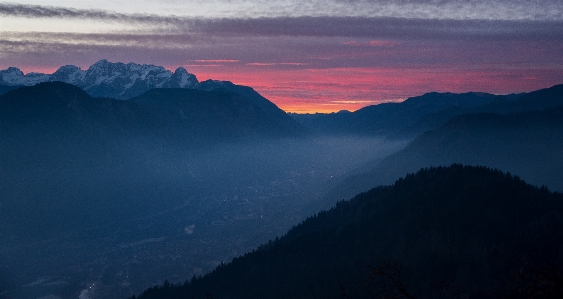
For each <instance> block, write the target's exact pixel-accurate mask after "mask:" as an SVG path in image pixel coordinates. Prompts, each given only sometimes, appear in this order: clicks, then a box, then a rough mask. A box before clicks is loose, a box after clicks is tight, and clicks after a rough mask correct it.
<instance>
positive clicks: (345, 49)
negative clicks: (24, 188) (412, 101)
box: [0, 0, 563, 112]
mask: <svg viewBox="0 0 563 299" xmlns="http://www.w3.org/2000/svg"><path fill="white" fill-rule="evenodd" d="M213 1H215V2H217V3H216V4H217V5H219V4H221V5H222V6H221V5H219V6H217V5H211V4H209V5H208V6H205V5H204V6H202V7H201V8H202V9H201V10H200V11H199V12H198V14H201V15H198V14H196V15H190V14H192V12H193V11H194V10H193V9H187V8H186V7H185V5H180V3H179V2H178V3H176V2H170V3H169V5H170V6H171V7H172V6H173V7H172V8H173V9H174V10H173V11H174V12H175V14H170V9H172V8H171V7H168V6H166V7H165V6H160V4H159V3H160V2H158V1H145V2H143V4H142V5H140V6H139V7H138V8H139V9H134V7H131V6H130V5H126V2H123V1H105V2H104V3H106V5H108V7H109V6H111V7H110V10H97V9H95V7H97V6H96V5H97V4H96V2H94V1H84V2H80V3H78V2H76V5H77V6H76V7H59V6H56V5H59V4H57V3H58V2H55V1H53V2H50V3H51V4H50V5H52V6H41V5H32V4H29V5H28V4H21V5H20V4H10V3H8V4H6V3H0V16H3V19H2V23H1V24H0V25H1V26H2V27H0V70H2V69H6V68H8V67H10V66H15V67H19V68H20V69H21V70H23V71H24V72H31V71H35V72H44V73H52V72H54V71H55V70H56V69H57V68H58V67H60V66H62V65H68V64H74V65H77V66H79V67H81V68H83V69H87V68H88V67H89V66H90V65H92V64H93V63H95V62H96V61H98V60H101V59H107V60H109V61H111V62H124V63H128V62H135V63H140V64H154V65H162V66H164V67H166V68H167V69H169V70H172V71H173V70H174V69H175V68H177V67H180V66H183V67H185V68H186V69H187V70H188V72H190V73H193V74H195V75H196V76H197V77H198V79H199V80H200V81H203V80H206V79H210V78H211V79H215V80H228V81H232V82H233V83H235V84H242V85H247V86H251V87H253V88H254V89H255V90H257V91H258V92H260V93H261V94H262V95H264V96H265V97H266V98H268V99H269V100H271V101H273V102H274V103H275V104H277V105H278V106H279V107H280V108H282V109H284V110H286V111H291V112H333V111H339V110H342V109H347V110H357V109H360V108H361V107H364V106H366V105H372V104H377V103H381V102H387V101H400V100H404V99H406V98H408V97H411V96H417V95H421V94H424V93H426V92H432V91H439V92H456V93H459V92H469V91H476V92H489V93H495V94H506V93H518V92H527V91H532V90H536V89H541V88H546V87H550V86H553V85H556V84H562V83H563V54H562V53H563V29H562V28H563V3H562V2H561V1H556V0H548V1H546V2H542V3H543V4H541V5H540V4H538V3H536V2H534V1H521V0H504V1H495V2H494V3H492V2H490V1H485V0H476V1H471V2H458V1H455V0H446V1H441V2H440V3H441V4H439V5H438V4H436V1H430V0H427V1H401V2H393V1H383V0H381V1H359V0H352V1H346V2H345V3H344V2H342V1H337V0H327V1H313V2H314V4H315V5H314V7H313V6H311V7H309V8H307V7H301V6H291V7H292V9H289V7H288V6H284V5H283V2H280V1H273V2H267V3H266V2H259V1H256V2H254V1H249V2H245V3H246V4H245V5H250V6H249V7H254V8H256V9H258V8H260V10H254V11H253V13H254V14H258V15H256V16H254V15H245V14H246V12H245V10H240V9H239V10H238V12H237V14H239V13H240V14H241V15H236V14H233V15H230V12H231V11H232V9H235V8H237V7H238V6H237V5H235V4H233V3H232V2H231V1H223V0H213ZM29 2H30V3H31V2H33V3H39V2H40V1H35V0H33V1H32V0H30V1H29ZM215 2H214V3H215ZM313 2H312V3H313ZM41 3H43V2H41ZM86 4H88V5H86ZM72 5H75V4H72ZM112 5H113V6H112ZM280 5H281V6H280ZM145 6H146V7H145ZM92 7H94V8H92ZM161 7H164V8H163V9H162V11H159V9H160V8H161ZM206 7H207V8H213V9H207V8H206ZM282 8H283V9H282ZM111 9H115V10H116V11H112V10H111ZM143 9H145V10H146V11H145V10H143ZM166 9H168V10H166ZM280 9H282V10H281V11H280ZM300 9H301V10H302V11H301V10H300ZM343 9H344V10H346V11H347V14H346V15H341V12H342V11H343ZM139 10H141V11H139ZM214 12H220V13H221V14H217V15H213V13H214ZM10 22H13V24H11V23H10ZM102 25H103V26H102ZM112 26H113V27H112ZM61 28H62V29H61ZM2 30H3V31H2Z"/></svg>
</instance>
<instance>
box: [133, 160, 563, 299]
mask: <svg viewBox="0 0 563 299" xmlns="http://www.w3.org/2000/svg"><path fill="white" fill-rule="evenodd" d="M562 216H563V197H562V196H561V195H560V194H552V193H550V192H548V191H547V190H546V189H538V188H535V187H532V186H530V185H527V184H526V183H524V182H523V181H521V180H520V179H518V178H516V177H513V176H511V175H508V174H504V173H502V172H499V171H493V170H490V169H487V168H483V167H468V166H460V165H453V166H450V167H446V168H442V167H440V168H429V169H424V170H421V171H419V172H417V173H416V174H411V175H407V176H406V177H405V178H404V179H399V180H398V181H396V182H395V183H394V184H393V185H392V186H387V187H377V188H374V189H372V190H370V191H368V192H365V193H362V194H360V195H358V196H356V197H354V198H353V199H351V200H350V201H345V202H340V203H339V204H337V205H336V207H334V208H332V209H330V210H329V211H327V212H321V213H319V214H318V215H316V216H313V217H311V218H309V219H307V220H305V221H304V222H302V223H301V224H299V225H298V226H296V227H294V228H293V229H291V230H290V231H289V232H288V233H287V234H286V235H285V236H283V237H282V238H280V239H279V240H278V239H276V241H274V242H270V243H268V244H265V245H263V246H261V247H260V248H259V249H258V250H256V251H253V252H252V253H248V254H245V255H244V256H242V257H240V258H236V259H234V260H233V261H232V262H231V263H230V264H228V265H222V266H219V267H218V268H217V269H215V270H214V271H213V272H211V273H210V274H208V275H205V276H204V277H203V278H200V279H192V280H191V281H190V282H186V283H185V284H183V285H178V286H170V285H169V284H164V285H163V286H161V287H155V288H152V289H149V290H147V291H145V293H143V295H142V296H140V297H139V298H144V299H148V298H206V294H207V296H209V295H212V296H213V298H342V296H343V294H345V295H346V297H348V298H372V297H373V298H380V297H381V296H391V295H393V294H394V295H395V296H398V297H397V298H407V297H408V298H435V297H439V296H445V297H446V298H449V297H454V296H455V295H456V294H457V296H464V297H469V298H473V297H475V298H495V297H504V296H505V295H507V293H511V292H512V291H513V290H517V289H518V281H516V280H514V277H513V275H512V274H514V273H517V272H518V271H519V270H520V269H521V268H523V267H525V266H527V267H531V268H534V269H543V267H550V269H551V268H554V267H560V266H561V265H562V262H563V260H562V259H561V252H563V241H562V240H563V221H562V219H563V218H561V217H562ZM381 263H383V264H381ZM399 270H400V271H401V272H400V273H399V272H398V271H399ZM387 275H389V276H387ZM397 281H398V282H400V284H397ZM366 282H367V284H366ZM440 282H442V283H440ZM557 287H558V286H556V287H554V288H557ZM552 290H553V289H552ZM406 294H408V295H410V296H411V297H409V296H406Z"/></svg>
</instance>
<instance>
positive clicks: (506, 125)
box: [328, 106, 563, 202]
mask: <svg viewBox="0 0 563 299" xmlns="http://www.w3.org/2000/svg"><path fill="white" fill-rule="evenodd" d="M562 148H563V106H560V107H556V108H552V109H547V110H542V111H535V112H525V113H518V114H510V115H500V114H490V113H476V114H465V115H460V116H457V117H454V118H453V119H451V120H449V121H448V122H446V123H445V124H444V125H442V126H441V127H439V128H438V129H436V130H433V131H429V132H426V133H424V134H422V135H421V136H419V137H418V138H416V139H415V140H414V141H412V142H411V143H410V144H409V145H408V146H407V147H406V148H405V149H403V150H402V151H400V152H398V153H396V154H394V155H391V156H389V157H387V158H386V159H384V160H383V161H382V162H381V163H379V164H378V165H377V166H375V167H373V168H372V169H371V170H370V171H367V172H365V173H362V174H357V175H353V176H351V177H349V178H347V179H346V180H344V181H343V182H342V183H341V184H339V185H337V186H335V188H334V190H333V192H332V194H330V195H328V198H330V200H331V202H333V201H336V200H340V199H342V198H346V197H349V196H351V195H353V194H356V193H358V192H361V191H362V190H366V189H368V188H369V186H370V185H373V184H374V182H376V183H378V184H389V183H391V182H393V180H395V178H396V177H398V176H400V174H401V173H408V172H414V171H416V170H417V169H419V168H421V167H428V166H438V165H442V166H444V165H450V164H451V163H463V164H470V165H486V166H488V167H494V168H497V169H501V170H503V171H508V172H511V173H515V174H518V175H519V176H521V177H522V178H523V179H525V180H526V181H527V182H529V183H531V184H535V185H538V186H541V185H545V186H547V187H549V188H550V189H552V190H556V191H562V190H563V183H562V182H563V152H562V151H561V149H562Z"/></svg>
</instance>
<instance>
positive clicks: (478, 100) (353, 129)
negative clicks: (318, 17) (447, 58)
mask: <svg viewBox="0 0 563 299" xmlns="http://www.w3.org/2000/svg"><path fill="white" fill-rule="evenodd" d="M514 97H515V96H508V97H499V96H495V95H492V94H487V93H473V92H471V93H464V94H453V93H437V92H432V93H427V94H425V95H422V96H418V97H412V98H408V99H406V100H405V101H404V102H401V103H383V104H378V105H372V106H367V107H364V108H362V109H360V110H358V111H355V112H352V113H332V114H313V115H299V114H292V116H293V117H294V118H295V119H296V120H297V121H299V122H301V123H302V124H303V125H305V127H307V129H309V130H310V131H311V132H312V133H317V134H321V135H334V134H344V135H346V134H354V135H364V136H374V135H379V136H387V135H390V134H392V133H395V132H398V131H400V130H402V129H405V128H408V127H409V126H411V125H413V124H415V123H416V122H417V121H418V120H419V119H420V118H421V117H423V116H425V115H427V114H430V113H437V112H441V111H447V110H452V109H457V110H461V111H466V110H467V109H471V108H475V107H478V106H482V105H485V104H488V103H492V102H495V101H500V100H505V99H506V100H509V99H512V98H514Z"/></svg>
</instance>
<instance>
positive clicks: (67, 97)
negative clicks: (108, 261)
mask: <svg viewBox="0 0 563 299" xmlns="http://www.w3.org/2000/svg"><path fill="white" fill-rule="evenodd" d="M298 136H300V135H299V132H297V131H295V130H294V129H293V128H292V127H290V128H285V127H281V126H279V123H277V122H275V120H272V119H271V118H270V117H269V116H268V115H266V114H265V113H264V112H263V111H262V110H261V108H259V107H257V106H256V105H254V104H253V103H251V102H250V101H248V100H246V98H244V97H241V96H240V95H238V94H235V93H231V92H225V91H201V90H191V89H155V90H151V91H149V92H147V93H145V94H143V95H142V96H140V97H138V98H135V99H133V100H131V101H121V100H115V99H108V98H93V97H91V96H90V95H88V94H87V93H86V92H84V91H83V90H81V89H80V88H78V87H76V86H73V85H70V84H66V83H62V82H46V83H40V84H37V85H35V86H30V87H22V88H19V89H16V90H12V91H10V92H8V93H7V94H5V95H3V96H0V144H1V146H0V169H1V171H0V192H1V194H0V195H1V196H2V198H3V200H2V209H1V210H0V214H1V216H2V217H1V218H2V221H3V223H5V224H6V225H9V227H11V228H12V229H13V230H14V231H23V232H25V233H26V234H29V233H31V232H39V233H40V232H41V231H42V230H46V231H49V230H50V231H58V230H59V229H65V228H68V227H72V226H73V225H82V224H89V225H93V224H97V223H100V221H102V222H103V221H105V220H103V219H106V218H104V217H105V216H104V217H99V215H100V213H106V216H107V215H110V214H111V213H116V214H117V216H118V217H115V218H114V219H120V217H124V216H123V215H122V214H124V213H125V210H124V209H123V207H122V206H121V205H122V204H123V205H125V202H127V200H130V199H131V198H130V197H131V196H132V197H134V196H135V194H137V193H139V192H142V191H140V190H142V189H143V188H144V187H142V186H141V187H139V186H137V185H136V184H137V182H140V181H143V182H144V181H149V182H151V183H150V184H146V183H145V186H148V185H151V186H152V184H155V185H158V184H165V183H163V182H161V181H160V180H161V179H162V180H166V178H154V177H150V173H151V172H148V171H147V170H146V169H153V168H154V167H155V165H157V166H158V165H161V164H165V162H164V161H168V160H167V159H168V158H170V156H171V152H174V153H175V152H182V153H183V155H184V156H186V155H190V153H192V152H195V151H199V150H205V149H209V148H210V147H218V146H220V145H223V144H233V143H239V142H245V141H257V140H260V141H264V140H267V139H278V138H286V137H292V138H293V137H298ZM167 163H169V162H167ZM166 165H167V164H166ZM162 167H163V166H159V168H162ZM147 176H148V177H147ZM190 180H191V179H190ZM188 181H189V180H188V179H187V180H186V184H185V185H189V182H188ZM190 182H191V181H190ZM108 184H109V185H113V186H114V187H115V186H121V185H119V184H123V186H121V187H119V188H117V187H116V188H117V189H116V190H129V191H128V192H129V194H128V195H127V196H120V197H117V198H120V199H119V200H115V201H112V202H109V203H104V201H106V200H107V199H108V198H112V197H114V196H115V195H114V194H106V192H109V193H111V192H115V190H111V188H110V189H104V188H99V186H107V185H108ZM120 192H121V191H120ZM118 193H119V192H118ZM151 204H155V203H151ZM41 211H43V212H41ZM45 211H49V212H45ZM110 211H111V212H110ZM133 214H134V213H132V215H133ZM24 215H28V216H29V215H35V216H33V217H31V218H30V219H32V221H27V222H25V223H22V221H21V219H25V218H26V217H24ZM72 215H82V218H77V217H73V216H72ZM22 217H23V218H22ZM108 217H109V216H108ZM39 223H43V225H38V224H39Z"/></svg>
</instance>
